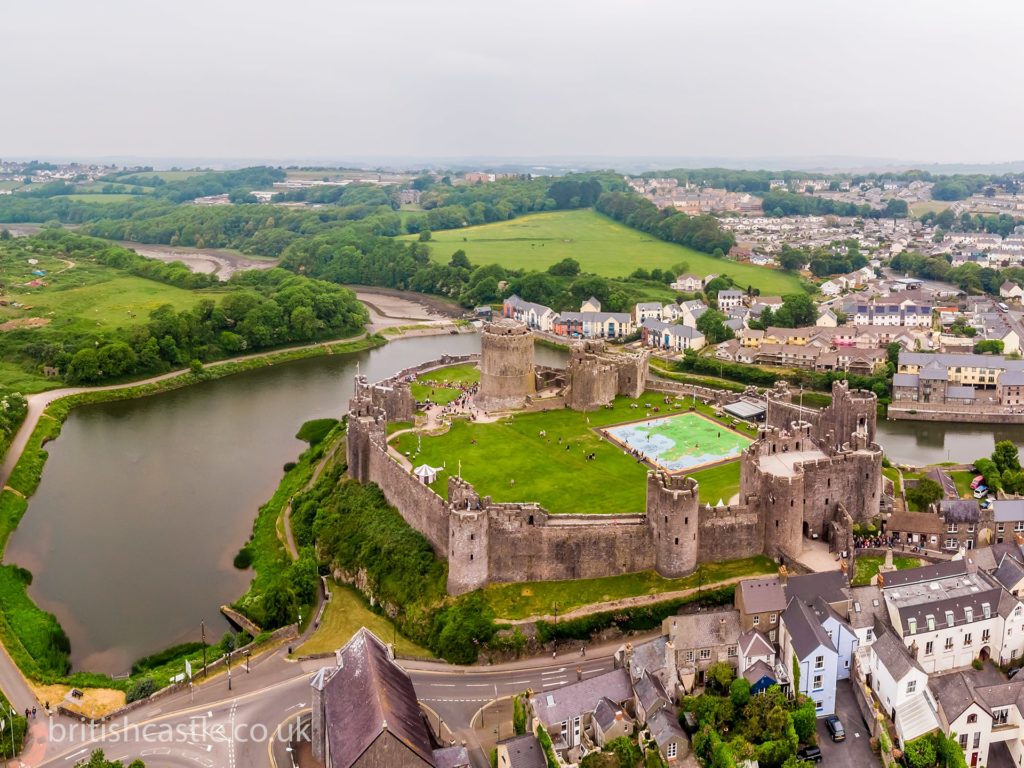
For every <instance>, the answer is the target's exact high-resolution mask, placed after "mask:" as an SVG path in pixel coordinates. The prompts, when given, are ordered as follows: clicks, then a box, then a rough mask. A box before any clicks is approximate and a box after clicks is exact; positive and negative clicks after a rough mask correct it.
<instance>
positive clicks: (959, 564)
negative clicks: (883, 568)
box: [885, 560, 967, 590]
mask: <svg viewBox="0 0 1024 768" xmlns="http://www.w3.org/2000/svg"><path fill="white" fill-rule="evenodd" d="M965 575H967V563H966V561H964V560H947V561H946V562H944V563H930V564H929V565H924V566H921V567H920V568H907V569H906V570H903V571H894V572H893V573H887V574H885V588H886V589H887V590H888V589H890V588H892V587H902V586H906V585H907V584H919V583H921V582H923V581H936V580H938V579H945V578H949V577H950V576H965Z"/></svg>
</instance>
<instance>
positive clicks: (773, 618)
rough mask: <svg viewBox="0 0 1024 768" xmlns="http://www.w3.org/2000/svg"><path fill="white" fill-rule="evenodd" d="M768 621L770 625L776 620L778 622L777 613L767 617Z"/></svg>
mask: <svg viewBox="0 0 1024 768" xmlns="http://www.w3.org/2000/svg"><path fill="white" fill-rule="evenodd" d="M768 620H769V621H770V622H771V623H772V624H774V623H775V622H776V621H778V620H779V614H777V613H773V614H772V615H771V616H769V617H768Z"/></svg>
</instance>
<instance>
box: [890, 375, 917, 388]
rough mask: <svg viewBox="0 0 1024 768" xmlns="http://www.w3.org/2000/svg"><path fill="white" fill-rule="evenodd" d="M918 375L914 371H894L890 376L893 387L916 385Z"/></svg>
mask: <svg viewBox="0 0 1024 768" xmlns="http://www.w3.org/2000/svg"><path fill="white" fill-rule="evenodd" d="M917 382H918V376H917V374H916V373H895V374H893V377H892V385H893V386H894V387H916V386H917Z"/></svg>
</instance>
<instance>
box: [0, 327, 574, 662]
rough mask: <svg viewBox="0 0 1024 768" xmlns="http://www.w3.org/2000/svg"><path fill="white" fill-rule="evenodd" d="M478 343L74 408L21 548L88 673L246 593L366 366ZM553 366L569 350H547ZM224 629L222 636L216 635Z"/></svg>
mask: <svg viewBox="0 0 1024 768" xmlns="http://www.w3.org/2000/svg"><path fill="white" fill-rule="evenodd" d="M479 343H480V342H479V337H478V336H477V335H475V334H466V335H460V336H433V337H423V338H414V339H404V340H399V341H395V342H392V343H390V344H388V345H386V346H384V347H381V348H379V349H375V350H370V351H367V352H361V353H357V354H354V355H340V356H335V357H324V358H314V359H309V360H301V361H297V362H294V363H288V364H286V365H278V366H271V367H268V368H262V369H258V370H254V371H251V372H248V373H244V374H239V375H237V376H229V377H227V378H224V379H219V380H217V381H211V382H206V383H203V384H200V385H197V386H193V387H189V388H186V389H181V390H177V391H174V392H168V393H166V394H162V395H158V396H155V397H148V398H143V399H141V400H133V401H123V402H115V403H106V404H103V405H96V406H88V407H83V408H78V409H75V410H74V411H72V412H71V415H70V416H69V418H68V420H67V423H66V424H65V425H64V429H63V432H62V434H61V436H60V438H59V439H58V440H56V441H55V442H53V443H51V444H50V445H49V446H48V450H49V451H50V459H49V461H48V462H47V465H46V469H45V471H44V472H43V478H42V483H41V484H40V486H39V491H38V492H37V494H36V495H35V496H34V497H33V499H32V501H31V503H30V505H29V509H28V513H27V514H26V515H25V518H24V520H23V521H22V523H21V525H20V527H19V528H18V530H17V532H16V533H15V535H14V536H13V538H12V540H11V542H10V545H9V546H8V550H7V561H8V562H12V563H18V564H20V565H23V566H25V567H28V568H30V569H31V570H32V572H33V574H34V576H35V578H34V581H33V584H32V586H31V588H30V593H31V595H32V597H33V599H35V600H36V602H37V603H38V604H39V605H40V606H41V607H43V608H44V609H45V610H48V611H51V612H53V613H54V614H56V616H57V617H58V618H59V619H60V622H61V624H62V625H63V626H64V628H65V630H66V631H67V632H68V635H69V636H70V638H71V644H72V661H73V663H74V665H75V668H76V669H89V670H94V671H98V672H108V673H114V674H117V673H122V672H126V671H127V670H128V668H129V666H130V664H131V662H132V661H134V660H135V659H137V658H139V657H140V656H143V655H146V654H149V653H153V652H155V651H157V650H160V649H162V648H165V647H167V646H169V645H171V644H174V643H178V642H183V641H186V640H191V639H198V629H199V622H200V621H201V620H205V621H206V623H207V627H208V628H210V627H211V626H212V627H217V626H220V627H221V629H222V630H226V629H227V626H226V624H218V622H220V619H218V616H219V611H218V608H219V606H220V605H222V604H224V603H230V602H232V601H233V600H235V599H237V598H238V597H239V596H240V595H241V594H242V593H243V592H245V590H246V588H247V586H248V583H249V579H250V578H251V573H250V572H242V571H237V570H236V569H235V568H234V567H233V566H232V559H233V557H234V555H235V553H236V552H237V551H238V549H239V547H240V546H241V545H242V544H243V543H244V542H245V541H246V539H247V538H248V537H249V533H250V531H251V529H252V523H253V520H254V519H255V516H256V512H257V510H258V508H259V506H260V505H261V504H263V503H264V502H265V501H266V500H267V499H268V498H270V496H271V495H272V494H273V492H274V490H275V488H276V487H277V484H278V482H279V481H280V479H281V471H282V470H281V467H282V465H284V463H285V462H288V461H292V460H294V459H295V457H296V456H297V455H298V454H299V453H300V452H301V451H302V449H303V447H304V444H303V443H300V442H299V441H298V440H296V439H295V437H294V435H295V432H296V431H297V430H298V428H299V426H300V425H301V424H302V423H303V422H304V421H306V420H307V419H314V418H321V417H328V416H333V417H336V418H337V417H340V416H341V415H342V414H343V413H344V410H345V407H346V405H347V403H348V399H349V397H350V396H351V393H352V378H353V375H354V373H355V370H356V364H357V362H358V364H359V365H360V370H361V372H362V373H365V374H366V375H367V376H369V377H370V379H371V380H375V379H380V378H383V377H385V376H389V375H391V374H392V373H394V372H396V371H398V370H400V369H402V368H404V367H407V366H409V365H414V364H416V363H419V362H422V361H424V360H429V359H432V358H436V357H439V356H441V355H442V354H445V353H450V354H466V353H470V352H476V351H479ZM537 358H538V361H539V362H544V363H545V364H553V363H558V362H560V361H561V360H563V359H564V355H562V354H561V353H557V352H553V351H552V350H548V349H544V348H541V347H538V348H537ZM212 634H214V635H215V634H216V632H214V633H212Z"/></svg>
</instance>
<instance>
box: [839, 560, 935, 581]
mask: <svg viewBox="0 0 1024 768" xmlns="http://www.w3.org/2000/svg"><path fill="white" fill-rule="evenodd" d="M884 564H885V558H884V557H881V556H877V555H861V556H859V557H858V558H857V565H856V568H855V570H854V574H853V578H852V579H850V585H851V586H854V587H863V586H865V585H867V584H870V583H871V579H872V578H874V576H875V574H877V573H878V569H879V568H881V567H882V566H883V565H884ZM892 564H893V565H894V566H896V570H897V571H904V570H906V569H908V568H917V567H919V566H920V565H921V561H920V560H918V559H917V558H916V557H893V559H892Z"/></svg>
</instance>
